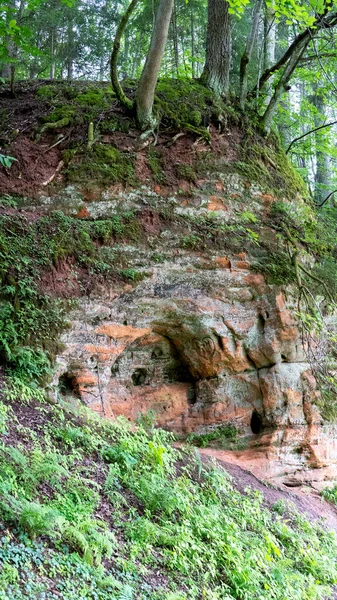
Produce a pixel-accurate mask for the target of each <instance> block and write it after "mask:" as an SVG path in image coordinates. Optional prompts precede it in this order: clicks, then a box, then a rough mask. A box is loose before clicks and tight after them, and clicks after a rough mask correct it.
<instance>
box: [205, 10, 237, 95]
mask: <svg viewBox="0 0 337 600" xmlns="http://www.w3.org/2000/svg"><path fill="white" fill-rule="evenodd" d="M231 56H232V26H231V15H230V13H229V4H228V2H227V1H226V0H208V24H207V39H206V61H205V66H204V70H203V73H202V75H201V83H203V84H204V85H205V86H206V87H208V88H210V89H211V90H213V91H214V92H215V93H216V94H218V95H219V96H224V97H225V98H228V95H229V74H230V67H231Z"/></svg>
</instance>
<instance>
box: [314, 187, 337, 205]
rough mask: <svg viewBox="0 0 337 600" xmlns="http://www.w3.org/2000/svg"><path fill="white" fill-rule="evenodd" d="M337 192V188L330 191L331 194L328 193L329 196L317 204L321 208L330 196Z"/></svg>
mask: <svg viewBox="0 0 337 600" xmlns="http://www.w3.org/2000/svg"><path fill="white" fill-rule="evenodd" d="M336 192H337V190H333V192H330V194H328V195H327V197H326V198H325V199H324V200H323V202H321V204H316V206H317V207H318V208H321V206H324V204H325V203H326V202H327V201H328V200H329V198H331V196H333V195H334V194H335V193H336Z"/></svg>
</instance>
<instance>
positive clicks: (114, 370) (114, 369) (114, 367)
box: [111, 361, 119, 377]
mask: <svg viewBox="0 0 337 600" xmlns="http://www.w3.org/2000/svg"><path fill="white" fill-rule="evenodd" d="M117 373H119V364H118V362H117V361H116V362H114V363H113V365H111V377H116V375H117Z"/></svg>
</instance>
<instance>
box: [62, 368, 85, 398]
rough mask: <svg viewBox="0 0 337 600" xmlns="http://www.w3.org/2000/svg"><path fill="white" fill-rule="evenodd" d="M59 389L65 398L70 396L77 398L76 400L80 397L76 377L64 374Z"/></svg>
mask: <svg viewBox="0 0 337 600" xmlns="http://www.w3.org/2000/svg"><path fill="white" fill-rule="evenodd" d="M58 389H59V392H60V394H61V396H63V397H64V398H67V397H69V396H75V397H76V398H79V397H80V394H79V391H78V386H77V384H76V380H75V377H73V376H72V375H70V374H69V373H64V374H63V375H61V377H60V378H59V383H58Z"/></svg>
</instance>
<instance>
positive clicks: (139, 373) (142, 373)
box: [131, 369, 147, 385]
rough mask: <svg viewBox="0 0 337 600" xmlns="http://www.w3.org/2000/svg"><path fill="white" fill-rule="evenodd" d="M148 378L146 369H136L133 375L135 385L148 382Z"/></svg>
mask: <svg viewBox="0 0 337 600" xmlns="http://www.w3.org/2000/svg"><path fill="white" fill-rule="evenodd" d="M146 378H147V371H146V369H136V370H135V371H134V372H133V373H132V375H131V379H132V383H133V385H144V384H145V382H146Z"/></svg>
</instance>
